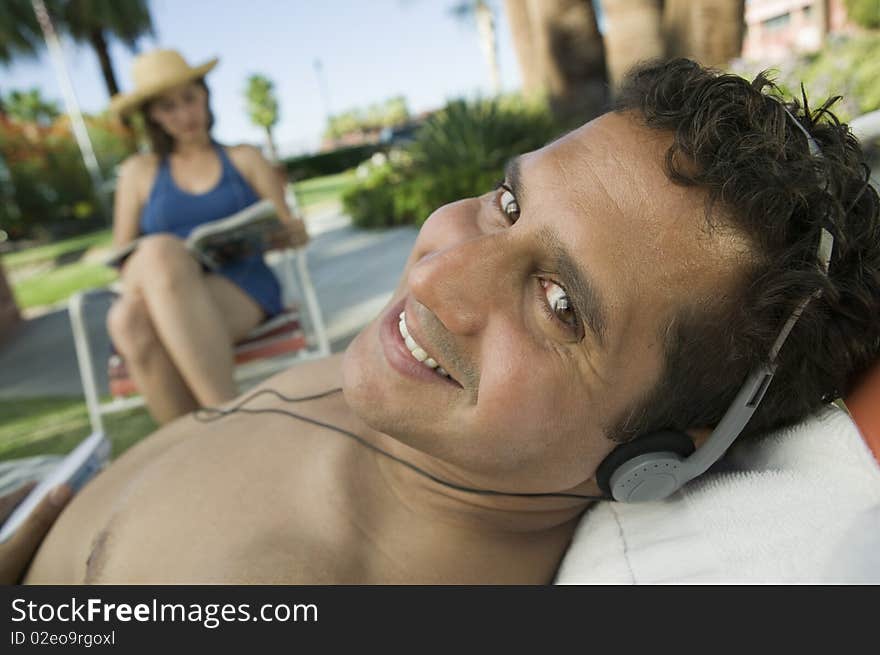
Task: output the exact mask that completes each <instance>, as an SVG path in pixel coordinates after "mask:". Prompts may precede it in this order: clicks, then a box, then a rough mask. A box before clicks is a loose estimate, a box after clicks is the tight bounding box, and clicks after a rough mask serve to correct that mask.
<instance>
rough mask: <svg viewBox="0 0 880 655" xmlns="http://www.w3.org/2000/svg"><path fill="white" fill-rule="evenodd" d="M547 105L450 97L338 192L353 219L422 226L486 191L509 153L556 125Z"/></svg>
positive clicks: (545, 136)
mask: <svg viewBox="0 0 880 655" xmlns="http://www.w3.org/2000/svg"><path fill="white" fill-rule="evenodd" d="M557 129H558V128H557V127H556V126H555V124H554V123H553V120H552V118H551V115H550V112H549V110H548V109H547V107H546V106H545V105H541V104H529V103H526V102H524V101H523V100H521V99H519V98H518V97H509V98H501V99H497V100H477V101H471V102H467V101H463V100H455V101H452V102H450V103H449V104H448V105H447V106H446V107H444V108H443V110H441V111H439V112H437V113H436V114H434V115H433V116H432V117H431V118H429V119H428V120H427V121H426V123H425V124H424V125H423V126H422V128H421V129H420V130H419V131H418V132H417V133H416V137H415V140H414V142H413V143H411V144H410V145H409V146H408V147H407V148H406V149H405V150H404V151H403V153H402V154H400V155H398V156H396V157H395V156H394V154H393V153H392V157H391V161H390V163H385V164H382V165H379V166H371V167H370V170H369V173H368V174H367V176H366V177H365V178H364V179H363V180H362V181H360V182H359V183H358V184H357V185H356V186H355V187H354V188H352V189H350V190H349V191H348V192H347V193H346V194H345V197H344V206H345V208H346V210H347V211H348V212H349V213H350V214H351V216H352V219H353V220H354V222H355V224H356V225H359V226H362V227H379V226H390V225H398V224H401V223H414V224H416V225H421V224H422V223H423V222H424V221H425V219H426V218H427V217H428V216H429V215H430V214H431V212H433V211H434V210H435V209H437V208H438V207H440V206H442V205H444V204H446V203H448V202H452V201H454V200H459V199H461V198H467V197H471V196H475V195H479V194H481V193H484V192H485V191H487V190H488V189H490V188H491V187H492V185H493V184H494V183H496V182H498V181H499V180H500V179H501V178H502V177H503V174H504V165H505V163H506V162H507V160H508V159H510V158H511V157H514V156H516V155H519V154H521V153H523V152H527V151H529V150H534V149H535V148H539V147H541V146H542V145H544V144H545V143H546V142H547V141H548V140H549V139H551V138H552V137H553V136H554V135H555V134H556V132H557Z"/></svg>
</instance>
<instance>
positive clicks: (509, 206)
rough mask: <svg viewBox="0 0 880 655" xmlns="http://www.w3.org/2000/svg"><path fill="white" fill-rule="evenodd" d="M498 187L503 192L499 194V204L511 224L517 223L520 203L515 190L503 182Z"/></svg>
mask: <svg viewBox="0 0 880 655" xmlns="http://www.w3.org/2000/svg"><path fill="white" fill-rule="evenodd" d="M498 189H499V191H500V192H501V193H500V195H499V196H498V206H499V207H500V208H501V211H502V212H504V215H505V216H506V217H507V220H509V221H510V223H511V224H513V223H516V221H517V220H518V219H519V203H518V202H517V201H516V197H514V195H513V191H511V190H510V187H508V186H507V185H506V184H503V183H502V184H500V185H499V187H498Z"/></svg>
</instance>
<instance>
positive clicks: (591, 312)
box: [504, 157, 608, 347]
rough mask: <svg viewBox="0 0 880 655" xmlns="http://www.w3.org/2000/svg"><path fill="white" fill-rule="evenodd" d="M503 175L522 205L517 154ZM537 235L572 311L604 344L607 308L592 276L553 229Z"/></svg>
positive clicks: (520, 174) (545, 229) (523, 192)
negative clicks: (562, 280) (581, 266)
mask: <svg viewBox="0 0 880 655" xmlns="http://www.w3.org/2000/svg"><path fill="white" fill-rule="evenodd" d="M504 178H505V180H506V181H507V184H508V186H509V187H510V188H511V190H512V191H513V194H514V195H515V196H516V199H517V202H518V203H519V206H520V207H525V206H526V200H525V198H526V189H525V185H524V184H523V178H522V169H521V168H520V157H514V158H513V159H510V160H508V162H507V164H505V166H504ZM538 238H539V239H540V240H541V241H542V242H543V244H544V246H545V247H546V248H547V249H548V250H549V251H550V252H551V257H552V260H553V265H554V267H555V269H556V271H557V272H558V273H559V275H560V276H561V277H562V278H563V279H564V280H565V286H566V291H568V293H570V294H571V298H572V300H573V301H574V308H575V311H577V313H578V315H579V316H581V317H583V319H584V321H586V323H587V326H588V327H589V328H590V330H592V332H593V334H595V335H596V338H597V339H598V340H599V345H600V346H602V347H604V346H605V335H606V331H607V326H608V310H607V305H606V304H605V303H604V301H603V300H602V296H601V294H600V293H599V291H598V289H597V288H596V285H595V284H593V282H592V278H591V276H589V275H587V274H586V273H585V272H583V271H582V270H581V268H580V267H579V266H578V265H577V264H576V263H575V260H574V257H572V256H571V253H570V252H568V250H566V249H565V246H564V245H563V244H562V240H561V239H560V238H559V235H558V234H557V232H556V230H554V229H552V228H549V227H546V228H544V229H543V230H541V232H540V233H539V235H538Z"/></svg>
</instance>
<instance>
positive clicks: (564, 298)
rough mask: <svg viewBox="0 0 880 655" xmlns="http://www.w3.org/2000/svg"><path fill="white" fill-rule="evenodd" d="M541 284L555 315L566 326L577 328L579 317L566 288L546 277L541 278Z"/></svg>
mask: <svg viewBox="0 0 880 655" xmlns="http://www.w3.org/2000/svg"><path fill="white" fill-rule="evenodd" d="M541 286H542V287H543V288H544V295H545V296H546V297H547V304H548V305H549V306H550V311H551V312H552V314H553V316H554V317H555V318H556V319H557V320H559V321H560V322H561V323H562V324H563V325H565V326H566V327H569V328H572V329H576V328H577V326H578V317H577V314H576V313H575V311H574V305H573V304H572V302H571V298H569V297H568V294H567V293H566V292H565V289H563V288H562V287H561V286H559V285H558V284H556V283H555V282H551V281H550V280H544V279H542V280H541Z"/></svg>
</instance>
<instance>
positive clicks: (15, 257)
mask: <svg viewBox="0 0 880 655" xmlns="http://www.w3.org/2000/svg"><path fill="white" fill-rule="evenodd" d="M112 238H113V237H112V234H111V232H110V230H109V229H107V230H101V231H99V232H92V233H91V234H83V235H80V236H78V237H73V238H71V239H64V240H63V241H56V242H55V243H49V244H46V245H45V246H37V247H36V248H28V249H27V250H21V251H19V252H13V253H10V254H8V255H3V257H2V259H3V267H4V268H5V269H6V270H7V271H13V270H15V269H16V268H21V267H24V266H29V265H32V264H39V263H40V262H45V261H50V260H54V259H55V258H56V257H60V256H62V255H66V254H67V253H70V252H75V251H77V250H86V249H87V248H93V247H95V246H109V245H110V241H111V240H112Z"/></svg>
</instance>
